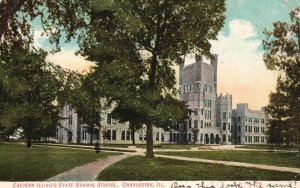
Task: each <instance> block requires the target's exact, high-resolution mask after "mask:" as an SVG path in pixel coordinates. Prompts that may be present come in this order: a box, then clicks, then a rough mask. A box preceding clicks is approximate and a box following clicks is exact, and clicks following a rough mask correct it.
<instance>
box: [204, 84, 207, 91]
mask: <svg viewBox="0 0 300 188" xmlns="http://www.w3.org/2000/svg"><path fill="white" fill-rule="evenodd" d="M204 91H205V92H207V84H204Z"/></svg>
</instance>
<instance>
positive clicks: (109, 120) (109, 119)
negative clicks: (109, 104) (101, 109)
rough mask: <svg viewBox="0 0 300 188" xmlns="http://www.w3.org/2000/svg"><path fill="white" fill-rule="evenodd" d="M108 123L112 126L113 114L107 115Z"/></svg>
mask: <svg viewBox="0 0 300 188" xmlns="http://www.w3.org/2000/svg"><path fill="white" fill-rule="evenodd" d="M107 123H108V124H111V113H108V114H107Z"/></svg>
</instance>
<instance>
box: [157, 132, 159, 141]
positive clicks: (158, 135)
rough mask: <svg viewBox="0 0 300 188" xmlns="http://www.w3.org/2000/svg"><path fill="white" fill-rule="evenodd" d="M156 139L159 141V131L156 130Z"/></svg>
mask: <svg viewBox="0 0 300 188" xmlns="http://www.w3.org/2000/svg"><path fill="white" fill-rule="evenodd" d="M156 141H159V132H156Z"/></svg>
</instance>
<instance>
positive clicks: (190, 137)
mask: <svg viewBox="0 0 300 188" xmlns="http://www.w3.org/2000/svg"><path fill="white" fill-rule="evenodd" d="M189 141H192V133H189Z"/></svg>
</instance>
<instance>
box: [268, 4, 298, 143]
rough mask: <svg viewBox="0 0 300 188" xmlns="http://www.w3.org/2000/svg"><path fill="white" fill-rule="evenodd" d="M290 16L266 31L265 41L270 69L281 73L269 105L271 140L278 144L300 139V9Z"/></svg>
mask: <svg viewBox="0 0 300 188" xmlns="http://www.w3.org/2000/svg"><path fill="white" fill-rule="evenodd" d="M290 16H291V22H289V23H287V22H275V23H274V24H273V27H274V28H273V31H265V34H266V36H267V39H266V40H265V41H264V43H263V44H264V48H265V54H264V61H265V64H266V66H267V68H268V69H270V70H276V71H278V72H279V77H278V79H277V87H276V91H275V92H272V93H271V94H270V104H269V105H268V107H267V110H268V112H269V113H270V115H271V119H270V122H269V123H270V128H269V137H270V142H271V143H276V144H295V143H299V142H300V110H299V109H300V80H299V77H300V8H297V9H295V10H293V11H291V13H290Z"/></svg>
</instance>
